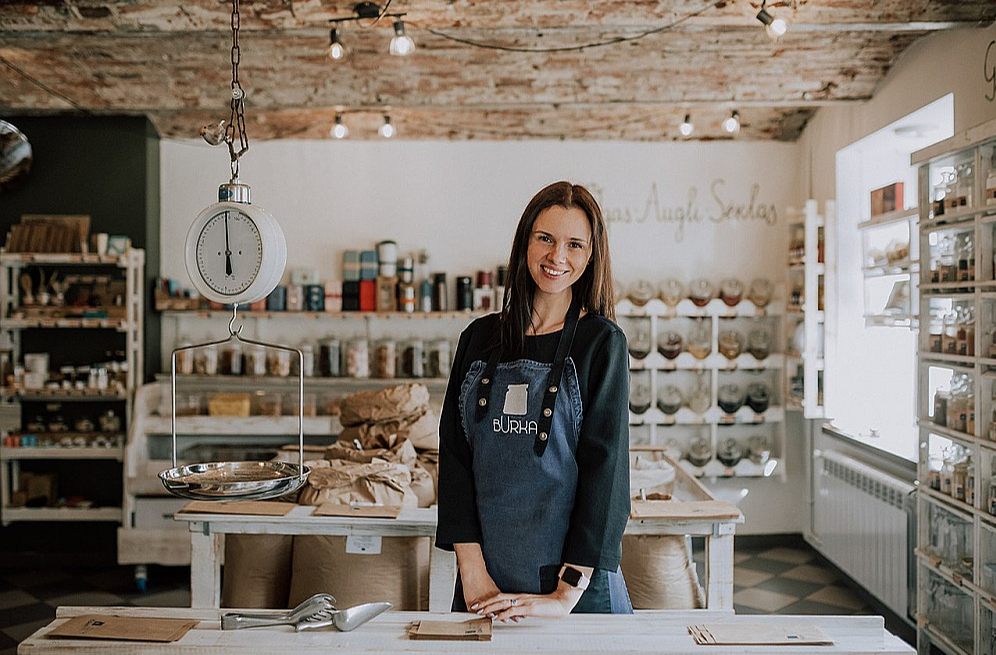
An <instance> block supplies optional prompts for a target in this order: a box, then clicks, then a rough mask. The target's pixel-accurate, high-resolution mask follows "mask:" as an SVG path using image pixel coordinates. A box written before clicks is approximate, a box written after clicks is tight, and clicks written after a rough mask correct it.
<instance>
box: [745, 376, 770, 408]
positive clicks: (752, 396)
mask: <svg viewBox="0 0 996 655" xmlns="http://www.w3.org/2000/svg"><path fill="white" fill-rule="evenodd" d="M770 404H771V393H770V392H769V391H768V385H766V384H764V383H763V382H752V383H751V384H749V385H747V406H748V407H750V408H751V409H752V410H754V411H755V412H756V413H758V414H763V413H764V412H766V411H768V406H769V405H770Z"/></svg>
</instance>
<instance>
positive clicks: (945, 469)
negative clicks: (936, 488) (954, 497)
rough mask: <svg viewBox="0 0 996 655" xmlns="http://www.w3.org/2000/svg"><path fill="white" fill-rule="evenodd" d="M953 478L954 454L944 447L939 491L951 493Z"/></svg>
mask: <svg viewBox="0 0 996 655" xmlns="http://www.w3.org/2000/svg"><path fill="white" fill-rule="evenodd" d="M953 479H954V454H953V453H952V451H951V449H945V453H944V462H943V463H942V464H941V493H942V494H947V495H948V496H950V495H951V491H952V488H953V485H952V481H953Z"/></svg>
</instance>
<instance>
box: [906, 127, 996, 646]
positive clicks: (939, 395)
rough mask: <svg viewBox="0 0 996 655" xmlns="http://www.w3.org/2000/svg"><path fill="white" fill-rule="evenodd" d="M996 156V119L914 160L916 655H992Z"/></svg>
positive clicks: (995, 520)
mask: <svg viewBox="0 0 996 655" xmlns="http://www.w3.org/2000/svg"><path fill="white" fill-rule="evenodd" d="M994 154H996V121H991V122H989V123H986V124H983V125H981V126H979V127H977V128H974V129H972V130H969V131H968V132H966V133H964V134H960V135H957V136H955V137H952V138H951V139H948V140H946V141H943V142H941V143H939V144H936V145H934V146H931V147H929V148H926V149H924V150H921V151H919V152H917V153H914V155H913V163H914V164H916V165H918V166H919V206H920V211H919V218H920V229H919V235H920V237H919V239H920V243H919V246H920V253H921V262H922V263H921V270H920V302H919V312H920V316H921V319H922V320H921V325H922V327H921V330H920V337H919V342H918V360H919V365H918V368H919V374H918V405H919V410H918V414H919V416H918V422H919V435H920V436H919V462H918V467H917V468H918V479H919V492H918V503H917V507H918V509H917V511H918V532H919V534H918V536H917V537H918V538H917V561H918V587H919V589H918V594H917V622H918V649H919V652H921V653H927V652H929V650H930V647H931V646H937V647H939V648H941V649H942V650H943V651H945V652H948V653H953V654H965V655H967V654H969V653H988V654H990V655H992V654H993V653H994V650H996V649H994V634H996V633H994V632H993V628H994V625H993V615H994V612H996V490H992V491H991V488H992V487H993V483H994V481H996V472H994V468H996V420H994V410H996V403H994V400H993V397H994V394H996V349H994V336H996V276H994V271H993V233H994V229H996V202H994V201H996V198H993V193H994V192H996V175H993V176H990V172H992V173H996V171H991V167H990V162H991V161H992V160H993V157H994ZM987 178H988V179H989V181H988V182H987ZM987 199H991V200H990V201H989V202H987ZM968 243H971V244H972V247H971V248H967V247H966V244H968ZM958 244H961V245H960V246H959V245H958ZM945 459H947V461H946V462H945Z"/></svg>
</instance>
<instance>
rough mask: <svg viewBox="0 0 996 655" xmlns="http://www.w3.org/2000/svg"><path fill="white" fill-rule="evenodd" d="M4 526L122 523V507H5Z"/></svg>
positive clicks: (1, 511)
mask: <svg viewBox="0 0 996 655" xmlns="http://www.w3.org/2000/svg"><path fill="white" fill-rule="evenodd" d="M0 515H2V516H3V522H4V524H7V523H12V522H14V521H113V522H115V523H120V522H121V508H120V507H4V508H3V509H2V510H0Z"/></svg>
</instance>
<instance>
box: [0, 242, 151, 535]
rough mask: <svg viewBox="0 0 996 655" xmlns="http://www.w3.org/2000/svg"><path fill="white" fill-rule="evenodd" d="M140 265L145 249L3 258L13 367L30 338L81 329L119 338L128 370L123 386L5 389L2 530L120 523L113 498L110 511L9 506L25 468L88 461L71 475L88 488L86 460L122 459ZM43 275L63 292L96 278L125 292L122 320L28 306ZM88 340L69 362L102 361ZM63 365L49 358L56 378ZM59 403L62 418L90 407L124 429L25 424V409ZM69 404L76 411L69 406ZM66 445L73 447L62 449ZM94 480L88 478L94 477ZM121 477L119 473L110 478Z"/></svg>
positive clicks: (136, 368) (3, 305) (4, 324)
mask: <svg viewBox="0 0 996 655" xmlns="http://www.w3.org/2000/svg"><path fill="white" fill-rule="evenodd" d="M144 264H145V252H144V251H143V250H140V249H129V250H128V252H127V253H125V254H122V255H84V254H64V253H50V254H49V253H30V254H28V253H7V252H2V253H0V330H2V331H3V333H4V335H5V337H6V339H8V340H9V342H10V344H11V358H12V363H15V364H21V363H23V356H24V352H23V348H24V341H25V339H26V338H28V335H29V333H33V332H36V331H45V332H46V333H47V332H54V331H64V330H70V331H73V332H76V331H80V330H82V331H85V332H84V334H88V333H90V332H109V331H110V332H115V333H118V335H119V336H117V337H116V338H113V339H111V343H113V344H114V346H113V347H114V348H115V349H116V350H120V351H123V352H124V363H125V365H126V366H125V370H123V371H121V375H122V377H123V380H124V383H123V386H122V387H121V388H113V387H110V388H91V387H83V388H77V387H71V388H65V387H63V386H60V385H59V384H55V385H49V384H48V382H49V380H48V376H47V375H46V376H45V379H44V383H45V384H43V385H42V386H36V387H27V386H26V383H27V376H25V378H24V382H23V383H22V384H21V386H19V387H17V388H9V387H7V388H4V389H3V390H2V393H0V403H2V404H3V405H4V406H5V408H6V411H5V412H4V416H5V421H4V425H3V426H2V429H3V439H4V445H2V446H0V518H2V522H3V524H4V525H7V524H9V523H11V522H13V521H112V522H118V523H120V522H121V520H122V508H121V506H120V504H119V503H120V501H115V503H114V504H113V505H110V506H108V505H106V504H104V505H100V504H98V505H93V504H87V503H83V504H81V506H75V507H14V506H12V504H11V503H12V497H13V495H14V492H15V491H16V490H17V488H18V482H19V479H20V477H21V474H22V472H26V471H25V469H26V468H27V469H30V470H32V471H37V472H45V470H44V469H45V467H44V466H41V467H39V465H38V464H37V463H38V462H44V461H48V462H53V465H54V463H55V462H58V461H83V462H85V463H84V464H81V466H80V467H78V468H77V470H74V471H73V472H72V476H71V477H72V478H73V480H72V483H73V484H74V485H75V486H78V487H80V488H83V489H85V488H86V486H87V470H86V469H87V464H88V463H90V462H94V461H96V460H109V461H117V462H121V461H122V459H123V446H122V445H121V444H123V442H124V435H125V430H126V429H127V425H128V421H129V420H130V419H131V414H132V411H131V410H132V403H131V401H132V398H133V395H134V391H135V388H136V386H137V383H138V381H140V380H141V379H142V365H143V361H142V349H143V331H142V312H143V309H144V302H143V288H144V277H143V269H144ZM45 272H47V275H48V280H49V281H48V283H47V284H48V285H51V284H52V281H53V280H55V279H56V278H61V279H62V280H65V281H66V283H67V284H68V285H69V286H68V289H67V290H66V293H67V294H68V293H71V292H72V290H73V285H74V284H81V285H83V286H84V287H85V286H86V285H88V284H90V283H91V282H92V280H93V279H94V278H97V277H103V278H108V279H110V280H112V283H113V284H117V285H119V288H120V289H121V292H122V293H121V295H122V297H121V305H120V306H115V311H116V312H117V313H119V314H120V315H119V316H118V315H115V316H111V317H104V316H87V314H86V313H85V312H84V313H82V315H77V314H78V313H79V311H78V310H80V308H71V307H65V306H61V305H56V304H54V303H49V304H47V305H44V304H41V303H29V302H27V301H28V298H27V297H26V290H25V288H24V287H29V285H31V284H33V280H34V274H35V273H37V274H38V275H39V276H40V275H42V274H45ZM39 286H40V285H39ZM29 288H30V287H29ZM39 290H41V289H39ZM102 302H103V304H102V305H101V306H100V308H98V309H102V310H106V309H107V308H109V307H110V306H111V302H110V301H109V299H103V301H102ZM63 336H68V334H67V335H63ZM94 341H95V340H94ZM90 342H91V340H90V339H83V340H80V343H79V349H78V352H77V353H74V357H77V358H80V357H82V358H83V360H85V361H89V362H94V363H99V362H101V361H103V359H102V358H103V357H104V353H103V352H99V351H93V348H92V344H91V343H90ZM88 348H90V349H89V350H88ZM75 363H77V364H78V363H79V362H75ZM61 364H63V362H59V361H55V360H53V361H50V362H49V374H51V373H58V372H59V370H60V365H61ZM56 404H57V405H59V406H63V407H66V408H67V410H66V413H67V414H69V413H70V412H71V411H75V413H78V414H86V413H92V412H90V410H89V409H80V407H81V405H82V404H92V406H93V407H95V408H97V409H94V410H93V411H98V410H99V411H102V410H103V409H105V408H110V409H113V410H116V411H117V412H118V416H119V417H120V418H121V419H122V425H121V430H120V431H118V432H106V431H104V432H100V431H90V432H69V431H65V430H61V431H44V430H38V429H37V426H32V425H31V424H30V422H29V421H30V418H29V417H28V416H27V414H28V413H29V412H35V413H39V414H41V412H42V411H43V410H47V409H48V408H49V407H51V406H52V405H56ZM70 406H72V407H73V408H75V409H74V410H70V409H68V408H69V407H70ZM95 418H96V417H95ZM93 423H95V424H96V423H97V421H96V420H94V421H93ZM29 428H31V429H29ZM64 443H66V444H72V445H61V444H64ZM47 444H48V445H47ZM83 444H86V445H83ZM108 444H110V445H108ZM29 461H30V462H32V464H31V465H23V466H22V462H29ZM64 474H65V473H63V475H64ZM94 475H95V474H91V477H93V476H94ZM119 475H120V473H118V474H116V476H115V477H118V476H119ZM93 482H96V481H93ZM63 483H68V481H67V480H65V479H63V480H58V481H57V487H56V488H57V491H58V492H59V493H61V491H62V489H61V487H62V486H63ZM118 486H119V487H120V485H118ZM119 495H120V492H119Z"/></svg>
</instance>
